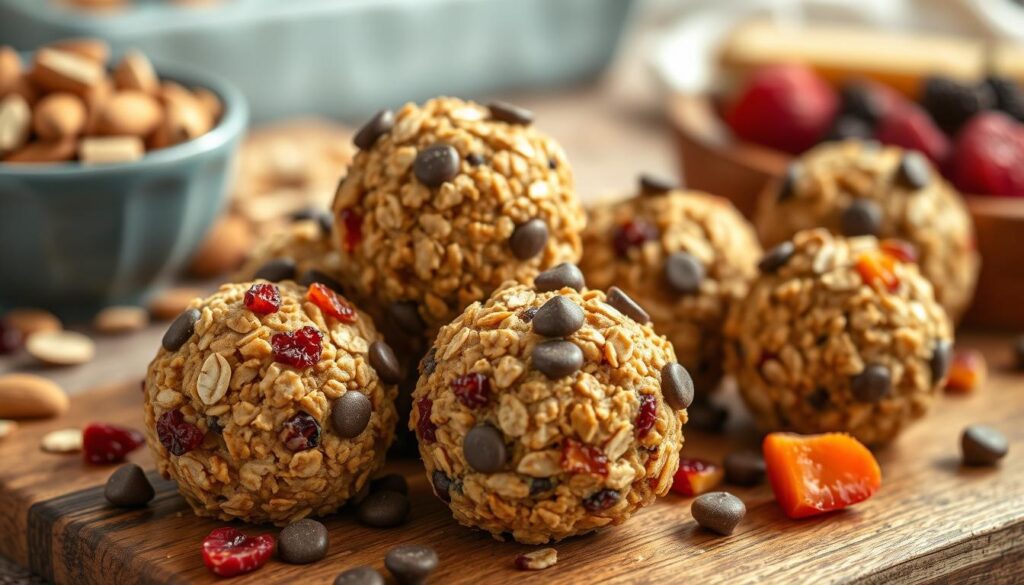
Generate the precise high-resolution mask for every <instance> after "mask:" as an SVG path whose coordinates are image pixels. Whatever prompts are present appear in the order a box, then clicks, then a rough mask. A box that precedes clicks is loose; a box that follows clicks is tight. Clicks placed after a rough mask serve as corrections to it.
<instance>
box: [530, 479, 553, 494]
mask: <svg viewBox="0 0 1024 585" xmlns="http://www.w3.org/2000/svg"><path fill="white" fill-rule="evenodd" d="M554 487H555V486H554V484H552V483H551V479H550V478H547V477H531V478H530V495H531V496H536V495H540V494H543V493H545V492H550V491H551V489H552V488H554Z"/></svg>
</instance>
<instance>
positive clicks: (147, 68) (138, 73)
mask: <svg viewBox="0 0 1024 585" xmlns="http://www.w3.org/2000/svg"><path fill="white" fill-rule="evenodd" d="M114 84H115V85H116V86H117V89H135V90H138V91H141V92H144V93H148V94H155V93H156V92H157V90H159V89H160V80H159V79H157V76H156V71H154V70H153V64H152V63H150V62H149V59H147V58H146V56H145V55H143V54H142V53H140V52H139V51H129V52H128V53H126V54H125V56H124V58H122V59H121V62H120V63H118V64H117V68H116V69H114Z"/></svg>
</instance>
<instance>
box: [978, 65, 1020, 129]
mask: <svg viewBox="0 0 1024 585" xmlns="http://www.w3.org/2000/svg"><path fill="white" fill-rule="evenodd" d="M985 85H987V86H988V87H989V89H991V90H992V93H993V94H994V95H995V100H996V103H995V105H996V109H998V110H1001V111H1003V112H1006V113H1007V114H1009V115H1010V116H1012V117H1014V118H1016V119H1017V120H1018V121H1020V122H1024V89H1021V87H1020V86H1019V85H1017V83H1016V82H1015V81H1013V80H1012V79H1009V78H1006V77H997V76H995V75H990V76H988V77H987V78H986V79H985Z"/></svg>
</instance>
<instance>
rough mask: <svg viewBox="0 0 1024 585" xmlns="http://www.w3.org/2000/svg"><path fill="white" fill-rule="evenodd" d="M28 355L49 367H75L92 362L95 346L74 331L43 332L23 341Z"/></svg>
mask: <svg viewBox="0 0 1024 585" xmlns="http://www.w3.org/2000/svg"><path fill="white" fill-rule="evenodd" d="M25 349H26V350H28V353H29V355H31V356H32V357H34V358H36V359H37V360H39V361H40V362H42V363H44V364H47V365H51V366H77V365H79V364H84V363H86V362H88V361H90V360H92V358H93V356H95V355H96V344H95V343H93V341H92V340H91V339H89V338H88V337H86V336H85V335H82V334H81V333H75V332H74V331H44V332H42V333H36V334H33V335H31V336H29V338H28V340H26V341H25Z"/></svg>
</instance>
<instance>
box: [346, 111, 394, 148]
mask: <svg viewBox="0 0 1024 585" xmlns="http://www.w3.org/2000/svg"><path fill="white" fill-rule="evenodd" d="M394 127H395V113H394V112H392V111H391V110H381V111H379V112H377V113H376V114H374V115H373V117H372V118H370V121H369V122H367V123H366V124H364V125H363V127H362V128H360V129H359V131H358V132H356V135H355V137H354V138H352V142H353V143H354V144H355V145H356V148H358V149H359V150H366V149H368V148H370V147H372V146H373V145H374V144H375V143H376V142H377V139H378V138H380V137H381V136H383V135H385V134H387V133H388V132H390V131H391V129H392V128H394Z"/></svg>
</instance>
